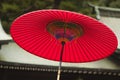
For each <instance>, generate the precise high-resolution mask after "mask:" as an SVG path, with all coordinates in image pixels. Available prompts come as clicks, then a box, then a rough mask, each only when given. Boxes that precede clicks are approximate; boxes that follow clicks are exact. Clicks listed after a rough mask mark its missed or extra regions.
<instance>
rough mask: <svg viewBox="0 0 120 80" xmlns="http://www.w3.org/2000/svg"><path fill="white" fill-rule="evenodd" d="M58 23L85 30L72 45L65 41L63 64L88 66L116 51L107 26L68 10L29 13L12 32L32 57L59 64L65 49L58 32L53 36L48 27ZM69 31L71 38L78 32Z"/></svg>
mask: <svg viewBox="0 0 120 80" xmlns="http://www.w3.org/2000/svg"><path fill="white" fill-rule="evenodd" d="M56 21H58V22H64V23H73V24H77V25H78V26H79V27H80V28H81V29H82V30H83V32H82V35H81V36H77V37H76V38H74V39H72V40H70V41H67V40H66V44H65V46H64V52H63V57H62V61H63V62H89V61H95V60H99V59H103V58H105V57H107V56H109V55H111V54H112V53H113V52H114V51H115V50H116V48H117V38H116V36H115V34H114V33H113V32H112V31H111V30H110V29H109V28H108V27H107V26H106V25H104V24H102V23H101V22H99V21H97V20H95V19H93V18H91V17H88V16H86V15H83V14H80V13H76V12H71V11H65V10H52V9H50V10H38V11H33V12H29V13H27V14H24V15H22V16H20V17H18V18H17V19H16V20H15V21H14V22H13V23H12V25H11V30H10V32H11V35H12V37H13V39H14V41H15V42H16V43H17V44H18V45H19V46H20V47H22V48H23V49H25V50H26V51H28V52H30V53H31V54H34V55H37V56H39V57H43V58H46V59H50V60H55V61H59V60H60V52H61V48H62V45H61V43H60V40H58V39H57V38H56V37H54V35H55V34H56V33H57V32H56V33H55V34H51V33H50V32H49V31H48V30H47V28H48V25H49V24H50V23H53V22H56ZM53 28H54V27H53ZM54 30H57V29H56V28H54ZM71 30H73V29H71ZM69 31H70V30H68V31H66V32H68V33H67V36H68V37H69V36H70V34H71V33H73V34H74V33H76V30H74V31H71V32H69ZM61 32H63V31H60V34H58V35H61ZM75 35H76V34H75ZM70 37H71V36H70Z"/></svg>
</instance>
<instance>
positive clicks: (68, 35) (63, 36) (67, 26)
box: [47, 21, 83, 42]
mask: <svg viewBox="0 0 120 80" xmlns="http://www.w3.org/2000/svg"><path fill="white" fill-rule="evenodd" d="M47 31H48V32H49V33H50V34H51V35H53V36H54V37H55V38H56V39H57V40H59V41H60V42H62V41H64V42H68V41H71V40H73V39H76V38H78V37H80V36H81V35H82V34H83V30H82V28H81V27H80V26H79V25H78V24H75V23H71V22H69V23H66V22H60V21H56V22H51V23H49V24H48V26H47Z"/></svg>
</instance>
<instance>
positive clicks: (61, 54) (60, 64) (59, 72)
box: [57, 41, 65, 80]
mask: <svg viewBox="0 0 120 80" xmlns="http://www.w3.org/2000/svg"><path fill="white" fill-rule="evenodd" d="M61 44H62V49H61V53H60V62H59V67H58V73H57V80H60V74H61V66H62V56H63V51H64V45H65V42H64V41H62V42H61Z"/></svg>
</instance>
